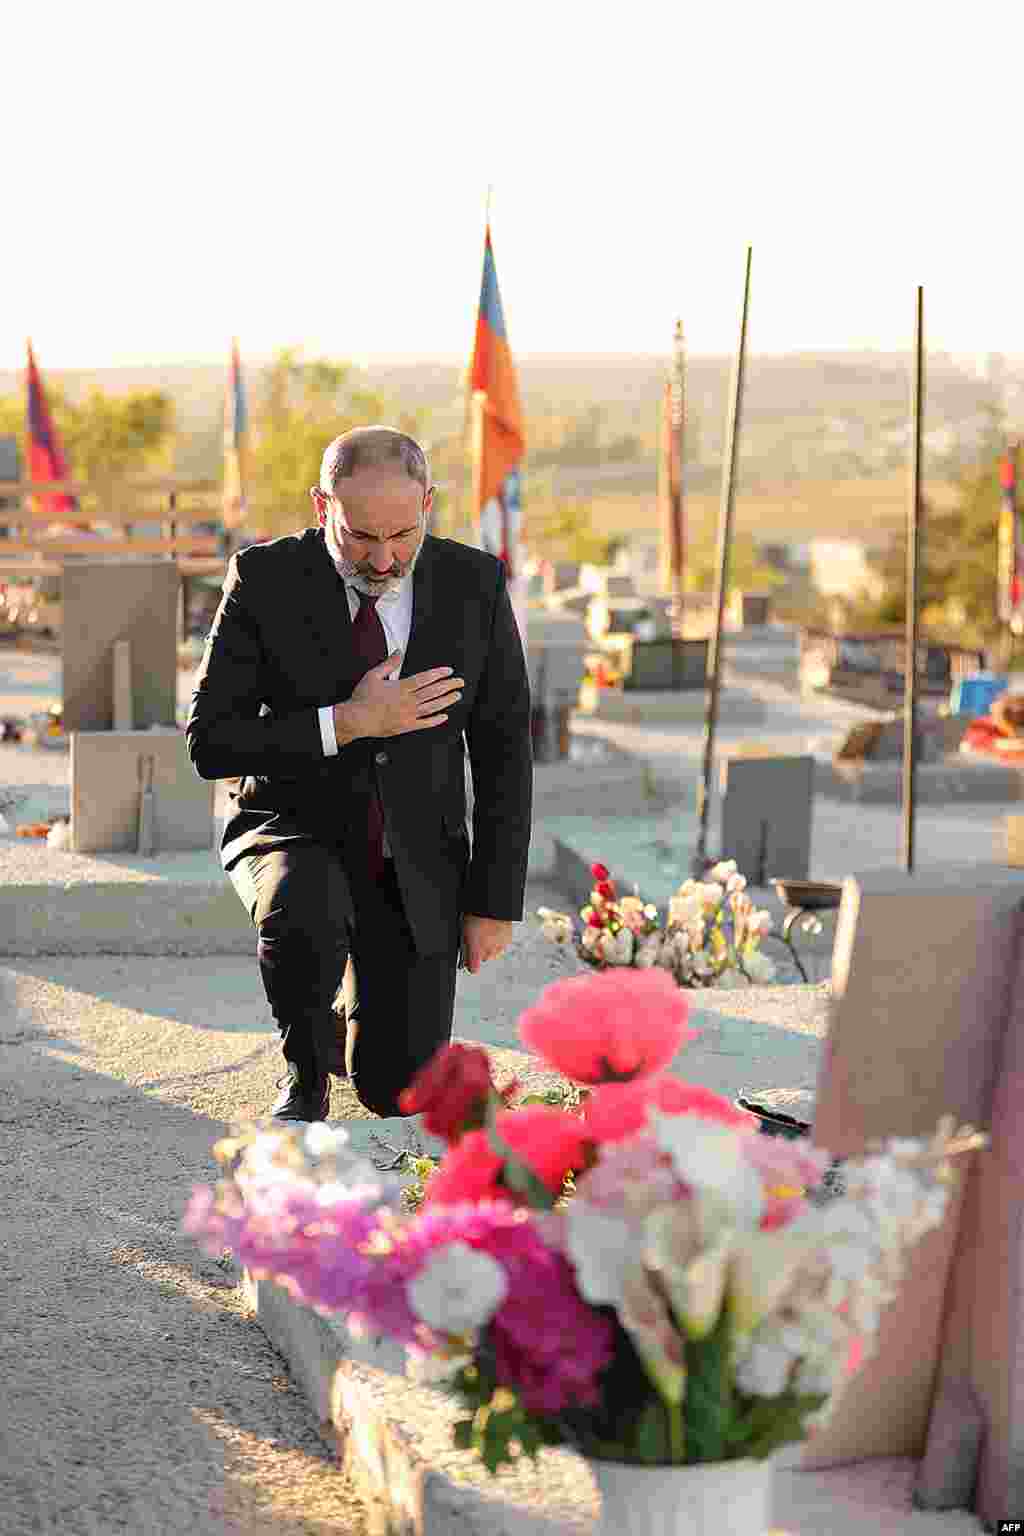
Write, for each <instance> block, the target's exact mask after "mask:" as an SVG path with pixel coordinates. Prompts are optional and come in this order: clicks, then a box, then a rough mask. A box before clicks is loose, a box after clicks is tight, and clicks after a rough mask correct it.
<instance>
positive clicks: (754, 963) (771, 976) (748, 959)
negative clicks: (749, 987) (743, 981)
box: [743, 949, 775, 986]
mask: <svg viewBox="0 0 1024 1536" xmlns="http://www.w3.org/2000/svg"><path fill="white" fill-rule="evenodd" d="M743 969H744V970H745V971H746V973H747V975H748V976H749V977H750V980H751V981H752V982H753V983H754V985H755V986H764V985H765V984H766V983H767V982H769V981H774V980H775V962H774V961H773V960H769V958H768V956H767V955H762V953H761V951H760V950H759V949H750V950H748V951H747V953H746V954H745V955H744V956H743Z"/></svg>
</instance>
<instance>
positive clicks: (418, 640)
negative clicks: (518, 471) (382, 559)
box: [399, 533, 449, 677]
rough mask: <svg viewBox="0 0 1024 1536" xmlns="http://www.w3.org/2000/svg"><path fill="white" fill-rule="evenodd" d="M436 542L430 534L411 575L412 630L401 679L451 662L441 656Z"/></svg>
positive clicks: (442, 625)
mask: <svg viewBox="0 0 1024 1536" xmlns="http://www.w3.org/2000/svg"><path fill="white" fill-rule="evenodd" d="M436 561H437V540H436V539H435V538H434V537H433V536H432V535H431V534H429V533H428V534H427V536H426V538H425V539H424V541H423V549H422V551H421V553H420V557H419V559H418V560H417V562H416V567H415V569H414V571H413V573H412V628H411V629H410V631H409V644H408V645H407V646H406V649H405V657H404V659H403V661H402V670H401V673H400V674H399V675H400V676H401V677H412V676H414V675H415V673H417V672H427V671H429V670H430V668H431V667H440V666H446V665H448V664H449V663H448V662H447V661H446V658H445V657H444V655H443V654H442V651H443V648H444V647H443V644H442V641H443V638H444V628H445V626H444V624H443V622H442V616H441V612H440V608H439V604H438V601H437V593H436V586H437V568H436Z"/></svg>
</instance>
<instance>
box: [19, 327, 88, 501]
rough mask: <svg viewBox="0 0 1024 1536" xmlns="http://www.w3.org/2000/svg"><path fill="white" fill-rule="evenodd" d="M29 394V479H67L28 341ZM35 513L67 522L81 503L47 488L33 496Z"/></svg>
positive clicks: (27, 372) (27, 416)
mask: <svg viewBox="0 0 1024 1536" xmlns="http://www.w3.org/2000/svg"><path fill="white" fill-rule="evenodd" d="M25 385H26V390H27V394H28V403H27V410H26V413H25V414H26V418H27V426H28V477H29V479H30V480H43V481H45V480H67V479H68V478H69V475H68V465H67V460H66V459H65V457H64V449H63V447H62V446H61V441H60V437H59V435H58V432H57V428H56V427H55V426H54V424H53V419H52V417H51V416H50V407H49V406H48V405H47V403H46V393H45V391H44V389H43V381H42V379H41V378H40V376H39V369H38V368H37V367H36V360H35V357H34V356H33V353H32V343H31V342H29V344H28V367H27V368H26V371H25ZM34 500H35V503H36V508H37V510H36V516H37V517H40V518H41V517H45V518H46V520H47V521H48V522H56V523H67V522H70V521H72V520H73V519H74V517H75V515H76V513H77V512H78V504H77V502H76V501H75V498H74V497H73V496H69V495H67V494H66V492H64V491H46V492H44V493H43V494H42V495H40V496H36V497H35V498H34ZM74 526H75V527H76V528H81V529H87V528H88V527H89V524H88V523H75V524H74Z"/></svg>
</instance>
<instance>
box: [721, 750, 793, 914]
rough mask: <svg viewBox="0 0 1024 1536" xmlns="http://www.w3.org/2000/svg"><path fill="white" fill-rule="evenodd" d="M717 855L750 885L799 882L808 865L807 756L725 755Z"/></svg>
mask: <svg viewBox="0 0 1024 1536" xmlns="http://www.w3.org/2000/svg"><path fill="white" fill-rule="evenodd" d="M722 792H723V793H722V856H723V858H727V859H735V860H736V862H737V863H738V864H739V867H740V869H741V870H742V871H743V872H744V874H745V875H746V876H747V878H748V879H749V880H750V882H751V883H752V884H753V885H758V886H762V885H764V884H766V882H767V881H768V880H770V879H774V878H776V877H779V878H784V879H790V880H805V879H806V878H807V875H808V873H809V871H810V866H811V819H812V805H813V798H814V758H813V757H809V756H808V757H738V758H737V757H727V758H726V759H725V762H724V763H723V765H722Z"/></svg>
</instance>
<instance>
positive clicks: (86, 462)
mask: <svg viewBox="0 0 1024 1536" xmlns="http://www.w3.org/2000/svg"><path fill="white" fill-rule="evenodd" d="M46 396H47V400H48V402H49V406H50V413H51V415H52V417H53V420H54V425H55V426H56V428H57V431H58V432H59V433H60V436H61V441H62V442H63V444H64V452H65V454H66V455H67V460H68V464H69V466H70V469H71V473H72V475H73V477H74V478H75V479H76V480H85V481H88V482H90V483H97V484H99V483H102V482H103V481H106V480H118V479H123V478H124V477H125V476H126V475H132V474H139V473H142V472H144V471H147V470H148V471H152V472H158V471H159V470H161V469H166V468H168V466H169V464H170V462H171V458H172V456H173V451H174V401H173V400H172V399H171V397H170V395H168V394H166V393H165V392H164V391H163V390H158V389H154V390H136V391H134V392H133V393H132V394H128V395H108V394H106V393H105V391H103V390H101V389H94V390H92V391H91V393H90V394H89V395H88V396H87V397H86V398H85V400H83V401H80V402H74V401H71V400H69V399H68V398H67V396H66V395H65V393H64V391H63V390H62V389H61V388H60V386H59V385H54V384H48V385H47V387H46ZM0 436H14V437H16V438H17V439H18V451H19V453H20V454H21V458H22V462H27V457H28V455H27V426H26V421H25V401H24V399H23V398H22V397H20V396H17V395H8V396H5V397H4V398H3V399H0Z"/></svg>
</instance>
